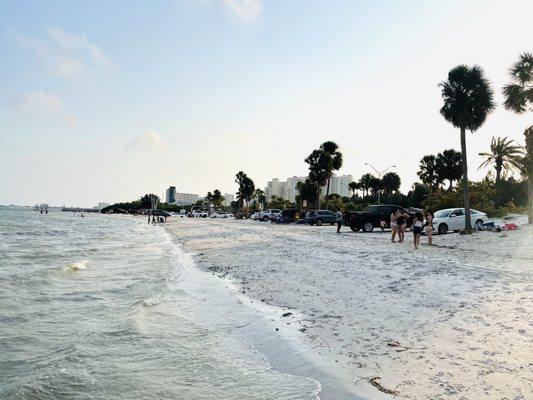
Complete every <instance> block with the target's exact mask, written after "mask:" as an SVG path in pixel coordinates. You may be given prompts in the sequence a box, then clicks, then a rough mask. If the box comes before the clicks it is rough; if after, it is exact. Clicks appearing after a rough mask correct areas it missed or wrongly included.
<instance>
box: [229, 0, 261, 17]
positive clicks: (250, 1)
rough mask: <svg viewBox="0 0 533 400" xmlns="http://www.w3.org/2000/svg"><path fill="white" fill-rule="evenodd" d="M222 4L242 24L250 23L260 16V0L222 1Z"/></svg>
mask: <svg viewBox="0 0 533 400" xmlns="http://www.w3.org/2000/svg"><path fill="white" fill-rule="evenodd" d="M222 3H223V4H224V5H225V6H226V7H227V8H228V9H229V10H230V11H231V12H232V13H233V15H235V16H236V17H237V18H239V19H240V20H242V21H244V22H252V21H254V20H255V19H257V18H258V17H259V15H261V11H262V9H263V1H262V0H222Z"/></svg>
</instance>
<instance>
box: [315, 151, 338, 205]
mask: <svg viewBox="0 0 533 400" xmlns="http://www.w3.org/2000/svg"><path fill="white" fill-rule="evenodd" d="M320 149H321V150H322V151H324V152H325V153H326V154H327V155H328V156H329V157H331V169H330V170H328V171H327V172H328V183H327V188H326V208H328V200H329V184H330V181H331V177H332V176H333V171H338V170H339V169H340V168H341V167H342V153H341V152H340V151H339V146H338V145H337V143H335V142H331V141H328V142H324V143H322V145H321V146H320Z"/></svg>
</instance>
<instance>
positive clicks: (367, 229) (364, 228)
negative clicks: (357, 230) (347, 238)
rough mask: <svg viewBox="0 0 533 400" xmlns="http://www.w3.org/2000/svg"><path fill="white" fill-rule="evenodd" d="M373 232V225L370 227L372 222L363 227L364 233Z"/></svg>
mask: <svg viewBox="0 0 533 400" xmlns="http://www.w3.org/2000/svg"><path fill="white" fill-rule="evenodd" d="M373 230H374V225H372V222H367V223H365V224H364V225H363V231H364V232H372V231H373Z"/></svg>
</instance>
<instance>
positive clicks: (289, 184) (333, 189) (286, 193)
mask: <svg viewBox="0 0 533 400" xmlns="http://www.w3.org/2000/svg"><path fill="white" fill-rule="evenodd" d="M306 179H307V176H293V177H291V178H287V180H286V181H280V180H279V179H278V178H274V179H272V180H271V181H269V182H267V186H266V188H265V196H266V199H267V201H271V200H272V196H277V197H281V198H282V199H284V200H288V201H290V202H291V203H294V202H295V201H296V196H297V195H298V189H297V188H296V185H297V184H298V182H305V180H306ZM350 182H353V176H352V175H339V176H337V175H333V176H332V177H331V180H330V184H329V193H330V194H338V195H339V196H341V197H350V196H351V191H350V187H349V186H348V185H349V184H350ZM326 192H327V187H326V186H324V187H322V188H321V193H322V196H325V195H326Z"/></svg>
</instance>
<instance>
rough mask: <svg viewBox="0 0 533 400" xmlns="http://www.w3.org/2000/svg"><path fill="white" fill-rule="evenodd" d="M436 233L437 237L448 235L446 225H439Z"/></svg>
mask: <svg viewBox="0 0 533 400" xmlns="http://www.w3.org/2000/svg"><path fill="white" fill-rule="evenodd" d="M438 232H439V235H446V234H447V233H448V225H446V224H440V225H439V229H438Z"/></svg>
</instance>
